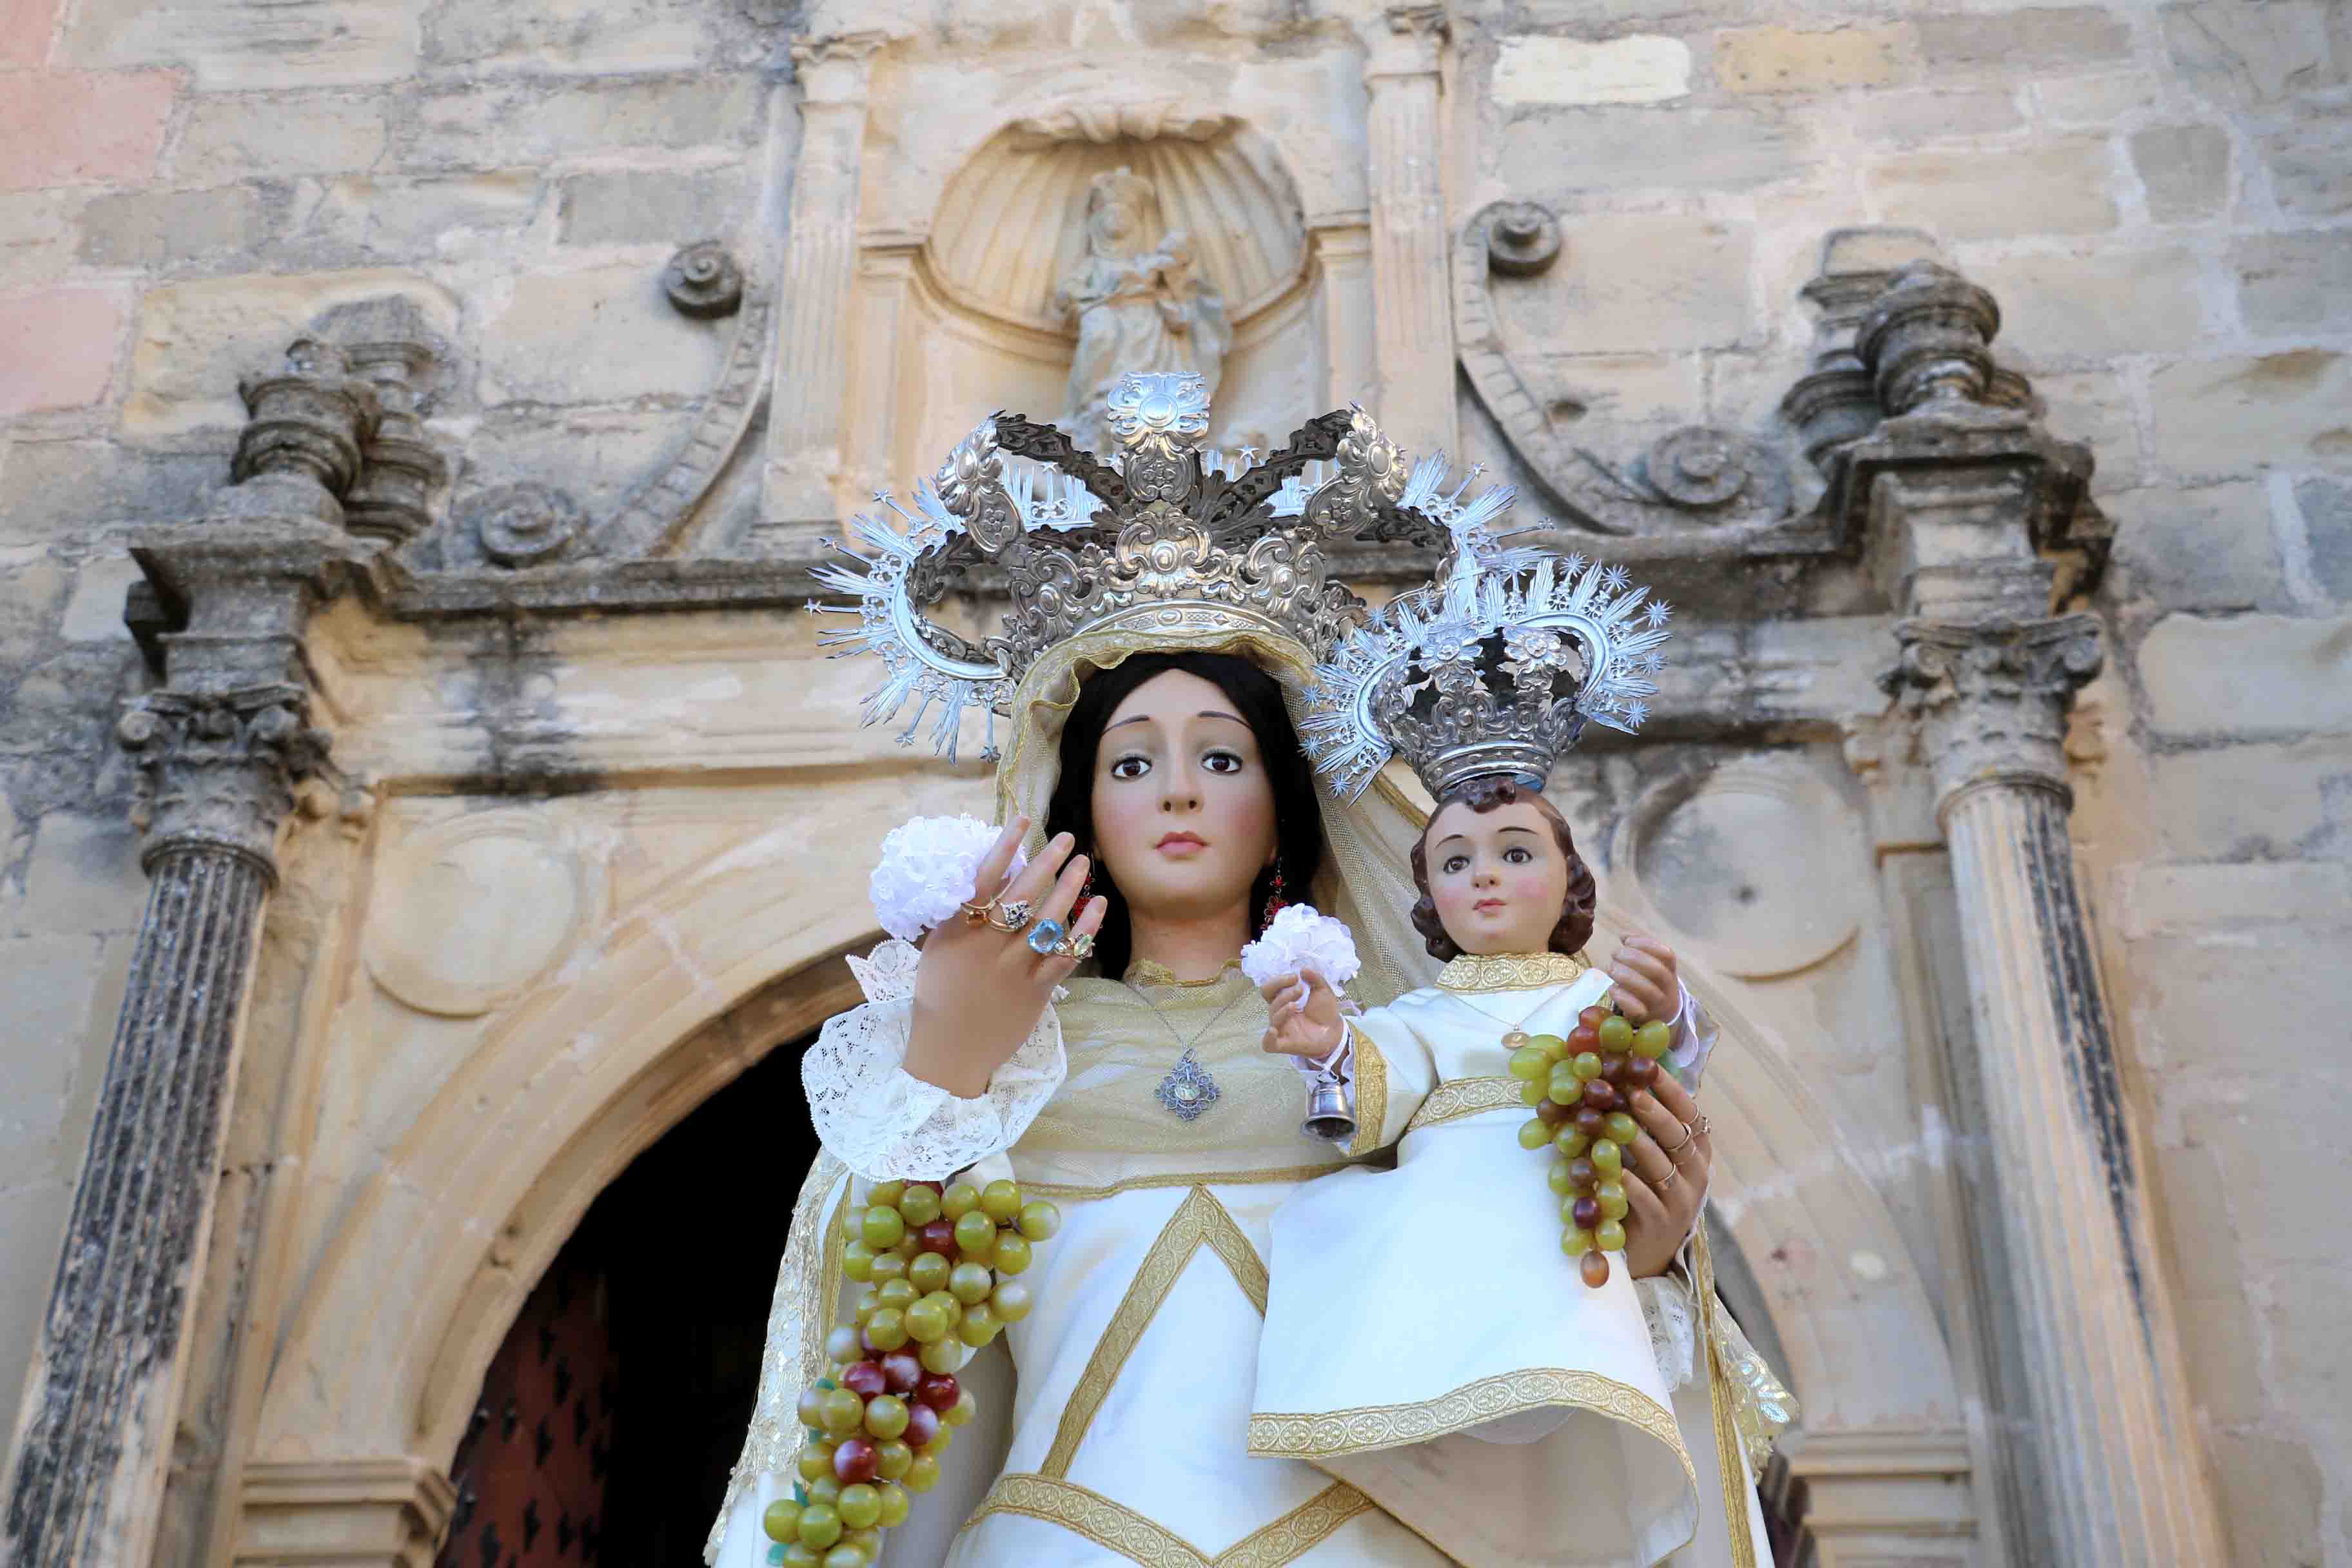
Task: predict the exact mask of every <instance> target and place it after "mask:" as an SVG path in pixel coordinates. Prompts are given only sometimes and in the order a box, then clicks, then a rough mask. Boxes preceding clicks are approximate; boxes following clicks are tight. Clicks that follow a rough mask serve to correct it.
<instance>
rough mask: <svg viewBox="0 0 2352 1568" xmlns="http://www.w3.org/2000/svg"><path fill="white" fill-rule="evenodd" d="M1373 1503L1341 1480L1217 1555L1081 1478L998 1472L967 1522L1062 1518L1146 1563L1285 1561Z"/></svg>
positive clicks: (1192, 1566) (1179, 1566) (1240, 1565)
mask: <svg viewBox="0 0 2352 1568" xmlns="http://www.w3.org/2000/svg"><path fill="white" fill-rule="evenodd" d="M1371 1506H1372V1504H1371V1500H1370V1499H1369V1498H1367V1497H1365V1496H1364V1494H1363V1493H1361V1492H1360V1491H1358V1490H1356V1489H1355V1488H1353V1487H1351V1486H1349V1485H1347V1484H1346V1483H1345V1482H1335V1483H1334V1484H1333V1485H1331V1486H1328V1487H1326V1488H1324V1489H1322V1490H1321V1491H1319V1492H1318V1493H1316V1494H1315V1495H1314V1496H1313V1497H1311V1498H1308V1499H1307V1500H1306V1501H1305V1502H1303V1503H1301V1504H1299V1505H1298V1506H1297V1508H1295V1509H1292V1510H1290V1511H1289V1512H1288V1513H1286V1514H1284V1515H1283V1516H1282V1517H1281V1518H1280V1519H1277V1520H1276V1521H1274V1522H1273V1523H1271V1524H1269V1525H1266V1526H1265V1527H1264V1528H1263V1529H1260V1530H1255V1531H1251V1532H1250V1533H1249V1534H1247V1535H1245V1536H1244V1537H1242V1538H1241V1539H1240V1540H1239V1541H1237V1542H1234V1544H1232V1545H1231V1546H1228V1547H1227V1548H1225V1550H1223V1552H1218V1553H1217V1554H1216V1555H1215V1556H1213V1557H1212V1556H1210V1555H1209V1554H1208V1553H1207V1552H1203V1551H1202V1550H1201V1549H1200V1548H1199V1547H1197V1546H1195V1545H1193V1544H1192V1542H1189V1541H1186V1540H1185V1539H1184V1538H1183V1537H1182V1536H1181V1535H1178V1534H1177V1533H1176V1532H1175V1531H1171V1530H1169V1529H1167V1528H1166V1527H1165V1526H1163V1525H1160V1524H1157V1523H1154V1522H1153V1521H1150V1520H1149V1519H1146V1518H1144V1517H1143V1515H1141V1514H1139V1513H1138V1512H1136V1511H1135V1510H1133V1509H1131V1508H1129V1507H1127V1506H1126V1505H1125V1504H1123V1503H1117V1502H1113V1501H1112V1500H1110V1499H1108V1498H1107V1497H1105V1496H1103V1495H1102V1494H1101V1493H1100V1492H1097V1491H1092V1490H1089V1489H1087V1488H1085V1487H1082V1486H1079V1485H1078V1484H1077V1483H1076V1482H1075V1481H1066V1480H1062V1479H1059V1478H1056V1477H1053V1476H1034V1475H1032V1476H1023V1475H1014V1476H1002V1477H999V1478H998V1479H997V1482H996V1484H995V1485H994V1486H993V1487H991V1488H990V1489H989V1491H988V1496H987V1497H986V1499H984V1500H982V1503H981V1505H980V1506H979V1507H978V1508H977V1509H974V1510H972V1515H971V1518H970V1519H968V1520H966V1521H964V1525H963V1528H964V1529H966V1530H970V1529H971V1527H972V1526H973V1525H975V1524H978V1523H979V1522H980V1521H982V1520H983V1519H985V1518H987V1517H988V1516H989V1515H990V1514H992V1513H1017V1514H1022V1515H1024V1516H1026V1517H1027V1518H1030V1519H1041V1520H1044V1521H1045V1522H1046V1523H1048V1524H1058V1525H1060V1526H1061V1527H1062V1528H1063V1529H1065V1530H1067V1531H1073V1532H1075V1533H1076V1534H1079V1535H1083V1536H1085V1537H1086V1538H1087V1540H1088V1541H1091V1542H1094V1543H1095V1544H1096V1545H1097V1546H1099V1547H1101V1548H1103V1549H1104V1550H1105V1551H1107V1552H1117V1553H1118V1554H1119V1555H1120V1556H1121V1557H1124V1558H1126V1559H1127V1560H1128V1561H1129V1562H1130V1563H1142V1564H1144V1565H1145V1568H1282V1564H1284V1563H1293V1562H1296V1561H1297V1559H1299V1558H1301V1557H1303V1556H1305V1555H1306V1554H1307V1552H1310V1551H1312V1550H1313V1549H1314V1548H1316V1547H1317V1546H1319V1545H1321V1544H1322V1543H1323V1542H1325V1541H1326V1540H1328V1539H1329V1538H1330V1536H1331V1534H1332V1532H1333V1531H1337V1530H1338V1529H1339V1527H1340V1526H1341V1525H1343V1524H1345V1523H1347V1522H1348V1521H1349V1520H1351V1519H1353V1518H1355V1517H1356V1516H1357V1515H1358V1514H1360V1513H1362V1512H1365V1511H1366V1510H1369V1509H1370V1508H1371Z"/></svg>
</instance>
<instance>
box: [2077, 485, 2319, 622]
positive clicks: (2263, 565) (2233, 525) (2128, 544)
mask: <svg viewBox="0 0 2352 1568" xmlns="http://www.w3.org/2000/svg"><path fill="white" fill-rule="evenodd" d="M2101 504H2102V505H2104V506H2105V508H2106V510H2107V514H2108V515H2109V516H2110V517H2112V518H2113V519H2114V520H2115V522H2116V545H2115V566H2114V570H2115V571H2116V574H2117V577H2116V583H2115V584H2114V586H2113V588H2112V589H2111V592H2112V593H2113V594H2114V595H2115V596H2116V599H2117V600H2118V601H2120V602H2123V603H2128V604H2131V605H2151V606H2156V605H2160V606H2163V607H2165V608H2168V609H2180V610H2247V609H2255V608H2267V609H2275V608H2282V607H2284V605H2283V604H2282V601H2283V600H2284V597H2285V594H2286V584H2285V581H2284V577H2283V575H2282V574H2281V571H2280V567H2279V552H2278V540H2277V534H2276V531H2275V529H2274V527H2273V523H2272V521H2271V500H2270V489H2269V487H2268V486H2266V485H2264V484H2263V482H2262V481H2261V480H2259V479H2247V480H2242V481H2239V482H2237V483H2233V484H2226V485H2209V486H2206V487H2205V488H2203V489H2181V488H2180V487H2179V486H2176V485H2158V486H2151V487H2149V488H2147V489H2136V490H2126V491H2125V492H2124V493H2123V494H2121V495H2114V496H2108V497H2105V499H2104V500H2102V502H2101Z"/></svg>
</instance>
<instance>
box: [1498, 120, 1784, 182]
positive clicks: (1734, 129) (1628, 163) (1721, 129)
mask: <svg viewBox="0 0 2352 1568" xmlns="http://www.w3.org/2000/svg"><path fill="white" fill-rule="evenodd" d="M1805 142H1806V132H1805V130H1804V127H1803V125H1802V124H1801V122H1800V121H1795V120H1792V119H1791V118H1790V117H1789V116H1788V115H1787V114H1785V113H1783V112H1781V111H1780V110H1777V109H1765V108H1761V107H1758V108H1739V109H1698V108H1682V109H1637V108H1615V109H1573V110H1538V111H1532V112H1528V113H1525V114H1523V115H1522V117H1521V118H1519V119H1517V120H1515V121H1512V122H1511V123H1510V124H1508V125H1507V126H1506V127H1505V128H1504V130H1503V144H1502V150H1501V153H1500V154H1499V156H1498V158H1497V160H1496V163H1497V168H1496V174H1497V177H1498V178H1499V179H1500V180H1501V181H1502V183H1503V184H1504V185H1505V186H1506V187H1507V189H1509V190H1511V191H1512V192H1513V193H1515V194H1517V195H1519V196H1520V198H1521V199H1523V200H1528V201H1535V202H1545V201H1558V202H1565V201H1568V200H1570V198H1572V197H1573V196H1574V195H1576V194H1577V193H1579V192H1582V191H1619V190H1637V189H1652V188H1676V189H1683V190H1739V189H1744V188H1747V187H1749V186H1753V185H1760V184H1769V183H1770V182H1772V181H1774V180H1781V179H1788V178H1790V177H1792V176H1795V175H1798V174H1803V173H1804V172H1805V168H1806V164H1805V156H1804V154H1805Z"/></svg>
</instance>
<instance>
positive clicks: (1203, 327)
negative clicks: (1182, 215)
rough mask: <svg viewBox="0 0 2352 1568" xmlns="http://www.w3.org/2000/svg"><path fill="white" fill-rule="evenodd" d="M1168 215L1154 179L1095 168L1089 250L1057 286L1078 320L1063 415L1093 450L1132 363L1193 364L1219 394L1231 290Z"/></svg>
mask: <svg viewBox="0 0 2352 1568" xmlns="http://www.w3.org/2000/svg"><path fill="white" fill-rule="evenodd" d="M1162 221H1163V220H1162V219H1161V217H1160V192H1159V188H1158V187H1157V186H1155V185H1153V184H1152V183H1151V182H1150V180H1148V179H1146V178H1144V177H1143V176H1142V175H1140V174H1134V173H1132V172H1130V171H1129V170H1127V169H1124V168H1119V169H1113V170H1110V171H1108V172H1107V173H1105V174H1097V175H1096V176H1095V177H1094V179H1093V181H1092V182H1091V183H1090V184H1088V185H1087V211H1086V257H1085V259H1084V260H1082V261H1080V262H1079V263H1078V265H1077V267H1076V268H1075V269H1073V270H1072V271H1071V273H1070V275H1069V276H1068V277H1066V278H1065V279H1062V283H1061V287H1060V288H1059V289H1056V290H1055V296H1054V300H1055V305H1056V306H1057V307H1058V308H1059V309H1060V310H1061V311H1062V313H1063V314H1064V315H1066V316H1067V317H1068V318H1069V319H1070V320H1071V321H1073V322H1074V323H1075V324H1076V327H1077V329H1078V347H1077V353H1076V356H1075V357H1073V359H1072V360H1071V362H1070V395H1069V407H1068V409H1067V411H1066V413H1065V414H1064V415H1063V418H1062V423H1063V424H1064V425H1065V426H1067V427H1068V429H1069V431H1070V433H1071V435H1072V436H1074V437H1076V439H1077V443H1078V445H1079V446H1081V447H1088V448H1091V449H1092V450H1095V451H1102V450H1104V449H1106V448H1107V447H1108V445H1109V441H1108V427H1107V426H1106V425H1105V420H1106V418H1107V416H1108V407H1109V404H1110V395H1111V393H1112V391H1113V390H1114V389H1115V388H1116V387H1117V386H1118V381H1119V377H1120V376H1121V375H1123V374H1126V373H1128V372H1129V371H1138V372H1154V371H1156V372H1162V373H1168V372H1181V371H1190V372H1192V374H1195V375H1197V376H1199V377H1200V378H1201V384H1202V390H1203V392H1204V394H1205V395H1207V396H1210V397H1214V396H1215V395H1217V380H1218V374H1219V372H1220V371H1221V370H1222V369H1223V365H1224V361H1225V350H1226V348H1227V347H1228V346H1229V344H1230V342H1231V340H1232V337H1233V333H1232V331H1231V330H1230V329H1229V328H1228V327H1227V325H1226V323H1225V303H1224V299H1223V296H1222V295H1220V294H1219V293H1218V292H1217V289H1216V286H1215V285H1214V284H1213V283H1211V282H1210V281H1209V280H1208V279H1207V278H1206V277H1204V276H1202V273H1201V271H1200V270H1199V268H1198V267H1197V265H1196V264H1195V262H1194V260H1193V258H1192V245H1191V243H1190V242H1189V241H1188V239H1187V238H1186V237H1185V236H1184V235H1183V234H1182V233H1181V232H1171V231H1168V230H1166V229H1165V228H1164V227H1163V226H1162Z"/></svg>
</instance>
